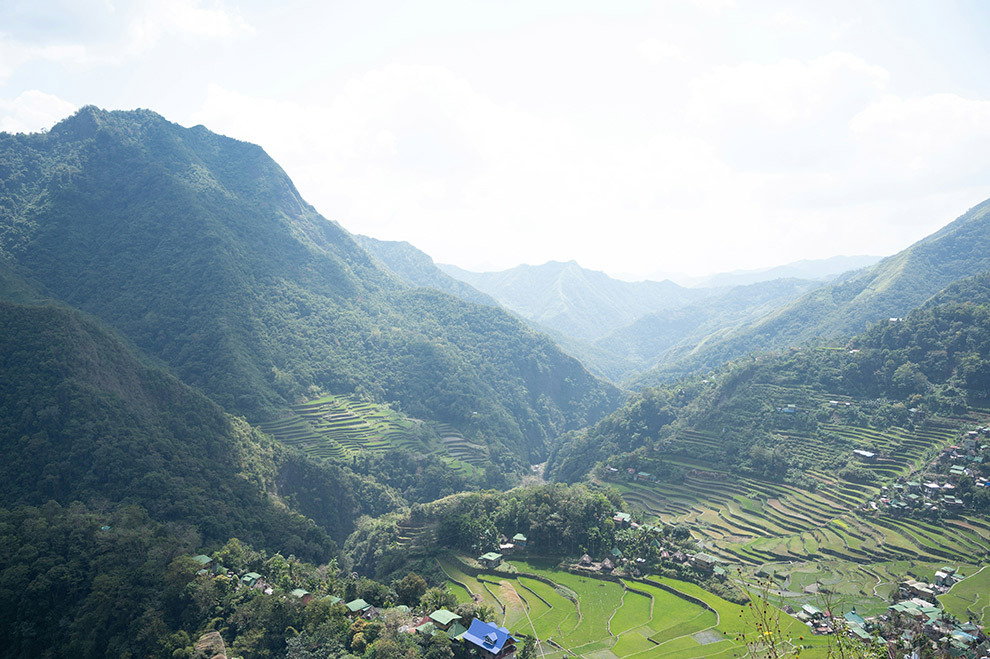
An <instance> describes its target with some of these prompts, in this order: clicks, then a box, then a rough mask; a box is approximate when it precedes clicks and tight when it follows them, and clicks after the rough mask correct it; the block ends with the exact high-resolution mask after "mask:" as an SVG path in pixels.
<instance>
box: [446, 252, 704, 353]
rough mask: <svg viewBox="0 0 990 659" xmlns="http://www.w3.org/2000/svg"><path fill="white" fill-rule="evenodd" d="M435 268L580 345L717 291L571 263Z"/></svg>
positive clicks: (551, 262)
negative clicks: (626, 278) (616, 275)
mask: <svg viewBox="0 0 990 659" xmlns="http://www.w3.org/2000/svg"><path fill="white" fill-rule="evenodd" d="M439 267H440V268H441V269H442V270H443V271H444V272H446V273H447V274H449V275H450V276H452V277H455V278H457V279H460V280H461V281H464V282H467V283H468V284H471V285H472V286H473V287H475V288H476V289H478V290H480V291H482V292H484V293H487V294H488V295H491V296H492V297H494V298H495V299H496V300H498V301H499V302H501V303H502V304H503V305H505V307H506V308H507V309H511V310H512V311H515V312H516V313H518V314H519V315H520V316H522V317H523V318H526V319H528V320H532V321H534V322H536V323H539V324H540V325H542V326H545V327H548V328H550V329H553V330H557V331H559V332H561V333H563V334H566V335H568V336H570V337H572V338H575V339H578V340H580V341H585V342H594V341H596V340H597V339H600V338H601V337H603V336H605V335H606V334H608V333H609V332H611V331H613V330H616V329H618V328H620V327H623V326H625V325H628V324H629V323H631V322H633V321H635V320H636V319H638V318H640V317H641V316H644V315H646V314H648V313H651V312H655V311H659V310H662V309H672V308H677V307H682V306H684V305H686V304H689V303H691V302H694V301H697V300H700V299H703V298H705V297H707V296H709V295H712V294H713V293H715V292H716V291H715V290H713V289H697V290H696V289H688V288H684V287H683V286H678V285H677V284H675V283H674V282H672V281H662V282H657V281H641V282H625V281H620V280H618V279H613V278H611V277H609V276H608V275H606V274H605V273H604V272H598V271H594V270H586V269H585V268H582V267H581V266H579V265H578V264H577V263H575V262H574V261H569V262H567V263H561V262H558V261H550V262H548V263H545V264H543V265H537V266H532V265H520V266H517V267H515V268H512V269H509V270H503V271H501V272H480V273H478V272H469V271H467V270H462V269H460V268H458V267H456V266H452V265H443V264H441V265H440V266H439Z"/></svg>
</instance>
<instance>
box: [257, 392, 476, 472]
mask: <svg viewBox="0 0 990 659" xmlns="http://www.w3.org/2000/svg"><path fill="white" fill-rule="evenodd" d="M261 429H262V430H263V431H265V432H266V433H268V434H269V435H272V436H273V437H275V439H277V440H278V441H280V442H281V443H283V444H287V445H289V446H293V447H295V448H298V449H300V450H301V451H303V452H304V453H306V454H307V455H310V456H312V457H317V458H326V459H331V460H343V459H347V458H348V457H350V456H351V455H353V454H355V453H357V452H360V451H372V452H382V451H385V450H387V449H389V448H399V449H404V450H407V451H410V452H413V453H424V454H433V453H438V454H440V455H441V456H443V457H444V458H445V460H446V461H447V463H448V465H449V466H450V468H451V469H453V470H455V471H457V472H460V473H464V474H467V475H472V474H473V473H474V472H475V471H476V469H477V468H478V465H480V464H481V463H482V462H483V461H484V460H485V459H486V458H487V455H488V454H487V451H486V450H485V448H484V447H483V446H480V445H477V444H473V443H471V442H469V441H468V440H466V439H465V438H464V437H463V436H462V435H461V434H460V432H458V431H457V430H456V429H455V428H453V427H452V426H450V425H448V424H441V423H423V422H418V421H415V420H413V419H409V418H407V417H405V416H403V415H401V414H399V413H397V412H395V411H393V410H392V409H390V408H388V407H387V406H384V405H375V404H374V403H369V402H367V401H363V400H361V399H359V398H358V397H356V396H323V397H321V398H317V399H315V400H311V401H308V402H306V403H300V404H297V405H293V406H292V407H291V412H290V413H289V414H288V415H287V416H286V417H284V418H282V419H278V420H276V421H271V422H267V423H262V424H261Z"/></svg>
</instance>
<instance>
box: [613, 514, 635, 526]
mask: <svg viewBox="0 0 990 659" xmlns="http://www.w3.org/2000/svg"><path fill="white" fill-rule="evenodd" d="M612 521H613V522H615V523H616V525H617V526H629V525H630V524H631V523H632V515H630V514H629V513H615V514H614V515H612Z"/></svg>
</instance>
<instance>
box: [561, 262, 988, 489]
mask: <svg viewBox="0 0 990 659" xmlns="http://www.w3.org/2000/svg"><path fill="white" fill-rule="evenodd" d="M988 355H990V274H981V275H977V276H975V277H971V278H967V279H965V280H961V281H959V282H954V283H953V284H952V285H950V286H948V287H947V288H945V289H944V290H943V291H941V292H939V293H938V294H937V295H936V296H934V297H932V298H931V299H930V300H929V301H928V302H927V303H926V304H924V305H922V306H921V307H919V308H918V309H916V310H914V311H912V312H910V313H909V314H908V315H907V316H906V317H904V318H903V319H901V318H891V319H887V318H884V319H882V320H880V321H879V322H877V323H875V324H873V325H871V326H870V327H869V328H868V329H867V330H866V331H865V332H862V333H860V334H859V335H857V336H856V337H854V338H852V339H850V340H848V342H843V343H841V344H839V345H831V346H830V345H827V344H824V345H823V344H821V343H816V344H810V345H806V346H804V347H802V348H801V349H796V348H795V349H791V350H788V351H786V352H785V353H783V354H780V355H772V354H763V355H758V356H755V357H750V358H744V359H741V360H738V361H737V362H733V363H731V364H729V365H727V366H725V367H723V368H721V369H719V370H717V371H715V372H714V373H712V374H711V375H708V376H706V377H704V378H702V377H700V376H694V377H691V378H687V379H682V380H680V381H678V383H676V384H672V385H665V386H661V387H657V388H649V389H645V390H644V391H643V392H642V393H640V394H638V395H637V396H634V397H633V398H632V399H631V400H630V401H629V402H628V403H627V404H626V405H625V406H624V407H623V408H621V409H619V410H617V411H616V412H614V413H613V414H611V415H609V417H607V418H606V419H604V420H602V421H601V422H599V423H598V424H597V425H596V426H594V427H593V428H591V429H590V430H589V431H587V432H586V433H579V434H575V435H572V436H570V437H569V438H568V439H567V440H566V441H563V442H561V443H560V444H559V445H558V446H557V447H556V450H555V451H554V453H553V454H552V456H551V459H550V462H549V463H548V471H549V473H551V474H552V475H553V476H554V477H555V478H558V479H562V480H573V479H575V478H578V477H580V476H581V475H582V474H583V473H585V472H586V471H587V470H588V469H589V468H590V467H591V466H592V465H593V464H594V463H595V462H597V461H600V460H604V459H608V458H610V456H615V455H619V454H624V453H631V452H637V451H638V452H640V453H643V454H651V455H654V456H656V455H658V453H657V451H660V452H661V453H665V454H673V455H676V454H678V451H679V450H681V448H680V444H679V442H678V438H679V437H680V436H682V435H683V434H685V433H690V432H694V431H698V432H703V433H708V434H710V435H711V436H713V437H719V438H720V439H718V440H717V441H715V442H714V443H713V448H710V449H709V451H710V452H709V453H707V454H705V455H701V454H699V452H698V450H697V447H696V446H690V445H685V447H684V448H685V450H687V451H688V454H687V455H690V457H691V458H692V459H695V460H701V461H702V462H704V463H706V464H709V465H714V466H720V467H724V468H726V469H731V470H732V471H734V472H736V473H740V472H742V473H756V474H758V475H760V476H766V477H771V478H778V479H782V478H785V477H794V478H799V474H798V473H797V472H795V471H794V470H797V471H798V472H799V471H800V470H802V469H804V468H813V467H821V466H823V465H817V464H814V458H813V456H812V454H810V453H809V452H808V451H807V447H806V446H804V445H801V444H794V445H793V447H791V446H789V445H782V443H781V437H780V435H779V434H778V433H779V432H780V431H781V429H782V428H784V429H792V430H793V431H794V432H796V433H797V434H816V433H818V432H819V430H818V429H819V425H820V424H821V423H822V422H823V421H824V420H827V419H828V420H830V419H831V417H832V416H834V414H835V411H834V410H833V411H829V410H828V405H825V408H824V409H823V410H818V409H816V408H817V407H818V405H820V404H822V403H821V401H826V402H828V401H829V399H835V398H842V400H846V401H851V400H859V401H872V402H869V403H868V404H863V405H857V406H854V407H851V408H850V409H849V411H848V412H843V413H844V414H851V415H853V416H855V418H854V419H852V418H851V419H848V421H849V422H850V423H852V424H854V425H855V424H860V425H867V426H871V427H875V428H879V429H884V428H887V427H889V426H894V425H897V426H909V425H914V424H920V423H921V422H922V421H923V420H924V419H925V418H928V417H930V416H932V415H943V416H951V415H956V414H961V413H963V412H965V411H966V409H967V407H968V406H975V407H977V408H983V407H985V406H986V401H987V399H988V397H990V359H988ZM775 390H776V391H777V392H778V393H773V392H774V391H775ZM781 391H783V392H785V393H780V392H781ZM813 401H818V402H813ZM789 403H798V405H796V406H794V405H792V407H793V408H794V409H792V410H790V412H792V414H785V413H782V409H784V408H786V407H787V404H789ZM833 403H834V401H833ZM911 408H913V409H914V410H915V411H914V412H911V411H910V409H911ZM797 412H803V413H802V414H798V413H797ZM822 414H824V416H822ZM819 417H821V418H819ZM826 434H827V433H826ZM825 455H826V457H827V458H828V459H830V460H831V459H833V458H834V459H835V460H836V461H837V462H835V463H834V464H833V463H830V464H829V465H828V467H829V468H830V469H834V470H836V471H838V469H839V468H841V467H843V466H845V464H846V461H847V460H848V459H849V457H850V456H849V454H847V453H839V454H833V453H832V452H828V453H826V454H825ZM662 461H663V460H662V458H661V462H662ZM661 471H662V469H661Z"/></svg>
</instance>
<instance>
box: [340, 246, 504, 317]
mask: <svg viewBox="0 0 990 659" xmlns="http://www.w3.org/2000/svg"><path fill="white" fill-rule="evenodd" d="M354 239H355V240H357V242H358V244H360V245H361V246H362V247H364V248H365V249H366V250H367V251H368V253H369V254H371V255H372V256H374V257H375V259H377V260H378V262H379V263H380V264H381V265H382V266H383V267H384V268H385V269H386V270H388V271H389V272H391V273H392V274H394V275H395V276H396V277H398V278H399V279H401V280H402V281H404V282H405V283H407V284H409V285H410V286H414V287H422V288H435V289H437V290H438V291H443V292H444V293H450V294H451V295H453V296H454V297H459V298H460V299H462V300H465V301H466V302H475V303H477V304H485V305H488V306H490V307H497V306H498V302H497V301H496V300H495V298H493V297H492V296H490V295H486V294H485V293H482V292H481V291H479V290H478V289H476V288H474V287H473V286H471V285H470V284H467V283H465V282H463V281H461V280H459V279H455V278H454V277H451V276H450V275H448V274H447V273H445V272H444V271H443V270H441V269H440V268H438V267H437V265H436V264H435V263H434V262H433V259H432V258H430V256H429V255H428V254H426V253H424V252H421V251H420V250H418V249H416V248H415V247H413V246H412V245H410V244H409V243H407V242H397V241H393V240H377V239H375V238H371V237H369V236H361V235H356V236H354Z"/></svg>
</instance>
